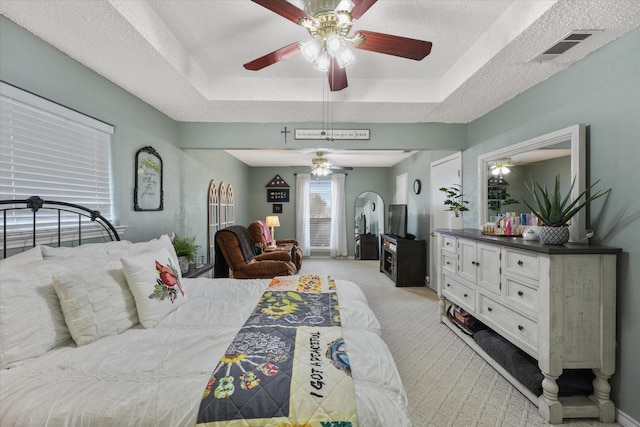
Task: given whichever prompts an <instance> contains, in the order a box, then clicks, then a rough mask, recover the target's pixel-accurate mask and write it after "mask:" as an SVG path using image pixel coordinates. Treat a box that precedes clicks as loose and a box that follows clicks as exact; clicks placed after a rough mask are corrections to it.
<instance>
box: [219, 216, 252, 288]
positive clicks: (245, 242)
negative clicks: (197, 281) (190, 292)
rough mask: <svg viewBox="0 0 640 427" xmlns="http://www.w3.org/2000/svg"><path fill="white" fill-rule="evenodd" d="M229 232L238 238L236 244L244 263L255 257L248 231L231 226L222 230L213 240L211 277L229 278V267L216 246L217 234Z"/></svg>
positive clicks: (238, 226) (241, 227)
mask: <svg viewBox="0 0 640 427" xmlns="http://www.w3.org/2000/svg"><path fill="white" fill-rule="evenodd" d="M227 231H230V232H231V233H233V234H235V235H236V237H237V238H238V243H239V244H240V249H241V250H242V257H243V258H244V260H245V262H246V263H249V262H251V260H252V259H253V258H254V257H255V253H254V252H253V249H254V245H253V240H251V235H250V234H249V231H248V230H247V229H246V228H245V227H243V226H241V225H232V226H231V227H227V228H224V229H222V230H219V231H218V232H216V239H215V244H214V248H215V252H216V253H215V264H214V267H213V276H214V277H229V265H228V264H227V260H226V259H225V258H224V254H223V253H222V251H221V250H220V247H219V245H218V239H217V235H218V233H222V232H227Z"/></svg>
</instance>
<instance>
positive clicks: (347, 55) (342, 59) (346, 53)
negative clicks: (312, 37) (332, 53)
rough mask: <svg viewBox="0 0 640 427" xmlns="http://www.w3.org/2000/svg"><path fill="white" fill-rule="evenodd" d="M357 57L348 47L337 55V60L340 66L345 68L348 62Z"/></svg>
mask: <svg viewBox="0 0 640 427" xmlns="http://www.w3.org/2000/svg"><path fill="white" fill-rule="evenodd" d="M354 59H355V56H354V54H353V52H351V51H350V50H349V49H348V48H346V47H345V49H344V50H343V51H342V52H340V54H339V55H338V56H336V61H337V62H338V66H339V67H340V68H344V67H346V66H347V64H348V63H349V62H351V61H353V60H354Z"/></svg>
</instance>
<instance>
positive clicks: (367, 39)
mask: <svg viewBox="0 0 640 427" xmlns="http://www.w3.org/2000/svg"><path fill="white" fill-rule="evenodd" d="M358 35H362V36H364V42H363V43H362V44H360V45H358V43H354V44H353V45H354V46H355V47H357V48H358V49H363V50H369V51H372V52H378V53H384V54H386V55H394V56H399V57H401V58H408V59H413V60H416V61H420V60H421V59H423V58H424V57H426V56H427V55H429V53H430V52H431V45H432V43H431V42H428V41H424V40H417V39H410V38H407V37H400V36H393V35H391V34H382V33H375V32H373V31H358V32H357V33H356V34H355V35H354V39H357V37H358Z"/></svg>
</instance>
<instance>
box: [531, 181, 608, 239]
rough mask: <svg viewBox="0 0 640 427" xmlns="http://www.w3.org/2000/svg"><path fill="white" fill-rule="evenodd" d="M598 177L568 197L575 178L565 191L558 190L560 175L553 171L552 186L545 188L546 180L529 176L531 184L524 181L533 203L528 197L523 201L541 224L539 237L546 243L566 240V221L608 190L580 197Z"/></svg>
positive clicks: (567, 234)
mask: <svg viewBox="0 0 640 427" xmlns="http://www.w3.org/2000/svg"><path fill="white" fill-rule="evenodd" d="M599 182H600V180H597V181H596V182H594V183H593V184H591V185H590V186H589V187H587V188H586V189H585V190H584V191H582V192H581V193H580V194H579V195H578V197H576V198H575V199H574V200H571V192H572V191H573V187H574V186H575V183H576V179H575V178H574V179H573V181H572V182H571V187H570V188H569V191H568V192H567V194H566V195H562V194H561V193H560V177H559V175H556V177H555V185H554V187H553V190H549V189H547V184H546V183H545V184H543V185H540V183H538V182H535V181H534V180H533V178H532V179H531V184H527V183H525V186H526V187H527V190H529V192H530V193H531V195H532V196H533V198H534V201H535V203H529V202H528V201H527V200H523V201H522V202H523V203H524V204H525V205H526V206H527V207H528V208H529V209H531V211H532V212H533V213H534V214H535V215H536V216H537V217H538V220H540V221H541V222H542V224H543V227H541V228H540V232H539V237H540V241H541V242H543V243H549V244H559V245H563V244H565V243H567V242H568V241H569V228H568V227H567V223H568V222H569V220H570V219H571V218H572V217H573V216H574V215H575V214H577V213H578V212H579V211H580V209H582V208H584V207H586V206H588V205H589V204H590V203H591V202H593V201H594V200H595V199H597V198H599V197H602V196H604V195H605V194H608V193H609V192H610V191H611V189H608V190H606V191H597V192H596V193H594V194H592V195H590V196H589V197H586V198H585V199H584V200H581V199H582V197H583V196H585V195H586V194H587V193H588V192H589V190H591V189H592V188H593V187H594V186H595V185H596V184H597V183H599Z"/></svg>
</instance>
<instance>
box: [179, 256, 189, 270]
mask: <svg viewBox="0 0 640 427" xmlns="http://www.w3.org/2000/svg"><path fill="white" fill-rule="evenodd" d="M178 264H179V265H180V272H181V273H182V274H185V273H186V272H187V271H189V258H187V257H186V256H180V257H178Z"/></svg>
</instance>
